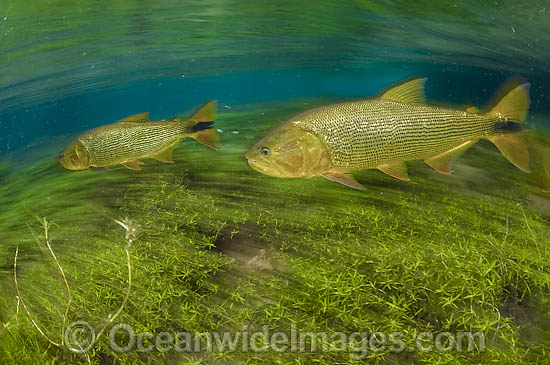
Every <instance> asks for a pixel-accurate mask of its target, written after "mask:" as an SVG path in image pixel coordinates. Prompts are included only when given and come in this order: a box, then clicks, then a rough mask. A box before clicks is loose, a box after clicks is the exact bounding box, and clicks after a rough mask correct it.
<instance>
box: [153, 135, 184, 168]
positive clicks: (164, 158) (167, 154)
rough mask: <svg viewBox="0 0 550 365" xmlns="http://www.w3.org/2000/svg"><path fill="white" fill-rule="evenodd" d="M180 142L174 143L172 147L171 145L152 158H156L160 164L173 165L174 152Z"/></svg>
mask: <svg viewBox="0 0 550 365" xmlns="http://www.w3.org/2000/svg"><path fill="white" fill-rule="evenodd" d="M178 142H179V140H178V141H176V142H174V143H172V144H171V145H169V146H168V147H166V148H165V149H163V150H162V151H160V152H159V153H157V154H155V155H153V156H151V158H154V159H155V160H157V161H160V162H166V163H173V162H174V161H173V160H172V152H173V151H174V148H175V147H176V145H177V144H178Z"/></svg>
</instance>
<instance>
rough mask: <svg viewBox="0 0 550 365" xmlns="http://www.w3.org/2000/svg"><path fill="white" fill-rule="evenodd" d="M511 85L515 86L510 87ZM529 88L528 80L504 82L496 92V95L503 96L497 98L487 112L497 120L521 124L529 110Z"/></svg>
mask: <svg viewBox="0 0 550 365" xmlns="http://www.w3.org/2000/svg"><path fill="white" fill-rule="evenodd" d="M512 85H516V86H515V87H513V88H511V89H510V87H511V86H512ZM529 88H530V84H529V83H528V82H523V83H521V84H519V85H517V83H516V81H514V80H512V81H509V82H507V83H505V84H504V85H503V86H502V87H501V88H500V91H499V92H497V95H503V94H504V96H502V98H500V99H497V102H496V104H495V105H494V106H493V107H492V108H491V109H490V110H489V111H488V113H487V114H489V115H492V116H494V117H496V118H498V120H499V121H506V122H514V123H517V124H523V122H524V121H525V117H526V116H527V112H528V110H529V104H530V100H529ZM504 90H509V91H508V92H506V91H504Z"/></svg>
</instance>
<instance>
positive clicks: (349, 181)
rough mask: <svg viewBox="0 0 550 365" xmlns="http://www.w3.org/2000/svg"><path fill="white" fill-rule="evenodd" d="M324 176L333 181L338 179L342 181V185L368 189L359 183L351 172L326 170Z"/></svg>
mask: <svg viewBox="0 0 550 365" xmlns="http://www.w3.org/2000/svg"><path fill="white" fill-rule="evenodd" d="M323 177H325V178H326V179H329V180H331V181H336V182H337V183H340V184H342V185H346V186H349V187H350V188H354V189H359V190H366V188H365V187H364V186H363V185H361V184H359V183H358V182H357V180H355V178H354V177H353V175H351V174H342V173H337V172H325V173H324V174H323Z"/></svg>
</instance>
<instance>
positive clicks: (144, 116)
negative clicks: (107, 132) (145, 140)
mask: <svg viewBox="0 0 550 365" xmlns="http://www.w3.org/2000/svg"><path fill="white" fill-rule="evenodd" d="M148 120H149V112H145V113H139V114H135V115H131V116H129V117H126V118H124V119H121V120H119V122H134V123H139V122H146V121H148Z"/></svg>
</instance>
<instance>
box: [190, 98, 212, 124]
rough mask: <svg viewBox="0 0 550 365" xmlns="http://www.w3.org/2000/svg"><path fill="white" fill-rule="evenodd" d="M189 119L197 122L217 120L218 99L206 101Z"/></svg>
mask: <svg viewBox="0 0 550 365" xmlns="http://www.w3.org/2000/svg"><path fill="white" fill-rule="evenodd" d="M189 119H191V120H194V121H195V122H213V121H215V120H216V100H209V101H207V102H206V103H204V104H203V105H202V106H201V107H200V108H199V109H198V110H197V111H196V112H195V114H193V115H192V116H191V117H190V118H189Z"/></svg>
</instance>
